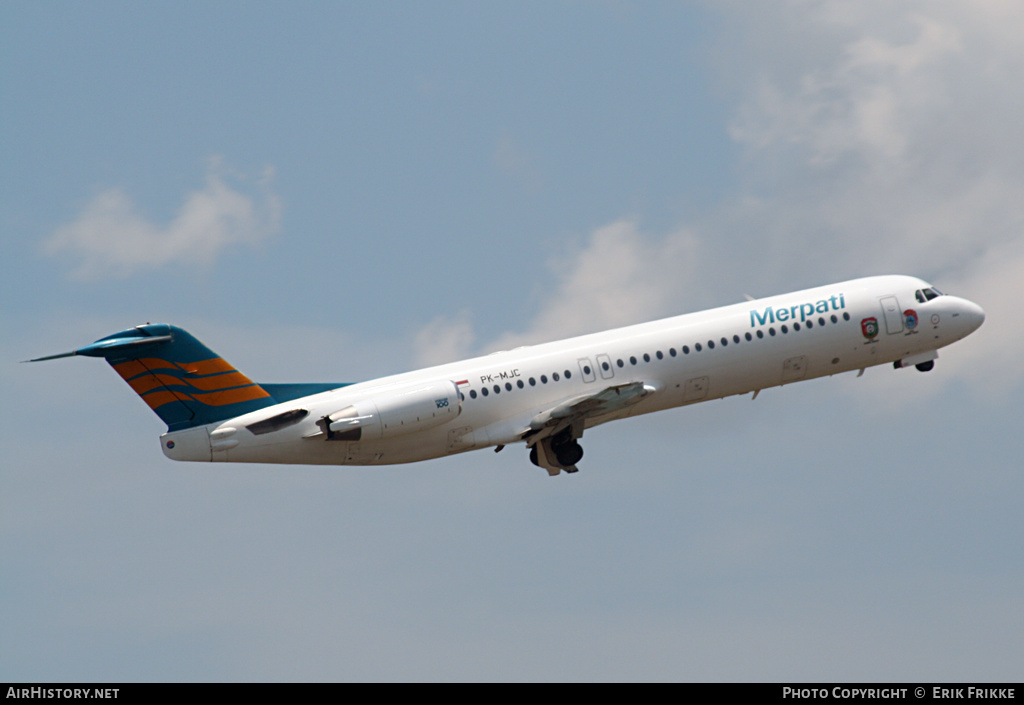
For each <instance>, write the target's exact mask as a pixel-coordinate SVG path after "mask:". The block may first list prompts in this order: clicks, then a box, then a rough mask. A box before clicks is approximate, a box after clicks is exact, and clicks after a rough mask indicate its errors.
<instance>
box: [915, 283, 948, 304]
mask: <svg viewBox="0 0 1024 705" xmlns="http://www.w3.org/2000/svg"><path fill="white" fill-rule="evenodd" d="M940 296H942V292H941V291H939V290H938V289H936V288H935V287H929V288H927V289H918V290H917V291H916V292H914V297H915V298H916V299H917V302H918V303H921V304H923V303H924V302H925V301H931V300H932V299H936V298H938V297H940Z"/></svg>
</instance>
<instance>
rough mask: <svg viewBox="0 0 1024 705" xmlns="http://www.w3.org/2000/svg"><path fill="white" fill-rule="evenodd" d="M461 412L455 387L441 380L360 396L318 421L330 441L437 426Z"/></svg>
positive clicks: (380, 435) (448, 381)
mask: <svg viewBox="0 0 1024 705" xmlns="http://www.w3.org/2000/svg"><path fill="white" fill-rule="evenodd" d="M461 412H462V402H461V400H460V397H459V388H458V386H456V384H455V382H452V381H451V380H443V381H440V382H427V383H423V384H417V385H412V386H410V387H408V388H406V389H402V390H399V391H391V392H386V393H384V394H382V395H381V396H379V397H368V398H366V399H362V400H360V401H357V402H356V403H355V404H353V405H351V406H346V407H345V408H344V409H341V410H340V411H335V412H334V413H333V414H331V415H330V416H325V417H324V418H322V419H320V421H319V422H318V424H319V426H320V428H322V429H324V431H325V432H326V434H327V440H330V441H371V440H377V439H379V438H390V437H391V436H399V435H402V434H405V433H413V432H414V431H423V430H426V429H428V428H433V427H434V426H440V425H441V424H443V423H445V422H446V421H451V420H452V419H454V418H455V417H456V416H458V415H459V414H460V413H461Z"/></svg>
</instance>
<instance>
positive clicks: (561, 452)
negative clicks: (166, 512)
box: [530, 427, 583, 475]
mask: <svg viewBox="0 0 1024 705" xmlns="http://www.w3.org/2000/svg"><path fill="white" fill-rule="evenodd" d="M582 458H583V446H581V445H580V444H579V441H578V440H576V438H575V437H574V436H573V435H572V428H571V427H570V428H565V429H562V430H561V431H559V432H558V433H556V434H555V435H553V436H549V437H547V438H544V439H542V440H540V441H538V442H537V443H535V444H534V445H533V447H531V448H530V462H531V463H533V464H534V465H536V466H537V467H541V468H544V469H545V470H547V471H548V474H549V475H557V474H558V473H559V472H560V471H562V470H565V471H566V472H577V470H578V469H579V468H577V467H576V463H578V462H580V460H582Z"/></svg>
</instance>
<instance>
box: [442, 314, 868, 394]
mask: <svg viewBox="0 0 1024 705" xmlns="http://www.w3.org/2000/svg"><path fill="white" fill-rule="evenodd" d="M828 320H831V322H832V323H839V317H838V316H836V315H835V314H834V313H833V314H832V315H831V316H829V319H828ZM828 320H826V319H825V317H824V316H819V317H818V326H821V327H824V326H825V325H827V324H828ZM843 320H844V321H849V320H850V314H849V313H846V312H845V311H844V312H843ZM804 327H806V328H807V329H808V330H810V329H812V328H814V321H813V320H808V321H804ZM800 329H801V325H800V323H799V322H794V323H793V327H792V330H793V331H794V332H798V331H799V330H800ZM789 331H790V327H789V326H788V325H786V324H785V323H783V324H782V325H781V326H780V327H779V330H778V331H776V330H775V327H774V326H770V327H769V328H768V337H774V336H775V335H777V334H778V333H779V332H781V333H782V335H786V334H788V333H789ZM755 336H756V337H757V338H758V339H762V338H764V336H765V332H764V329H761V328H759V329H757V331H755V332H754V333H751V332H750V331H747V332H746V333H744V334H743V337H742V338H741V337H740V336H739V335H734V336H732V342H733V343H734V344H736V345H739V343H740V342H742V341H743V340H746V341H747V342H750V341H753V340H754V337H755ZM718 342H719V344H721V346H722V347H723V348H724V347H726V346H728V345H729V338H726V337H723V338H721V339H720V340H719V341H718ZM715 345H716V343H715V341H714V340H709V341H708V342H707V348H708V350H714V349H715ZM703 349H704V346H703V345H702V344H701V343H694V344H693V348H692V349H691V348H690V346H689V345H684V346H683V347H682V348H680V350H681V351H682V353H683V355H689V354H690V352H691V351H692V352H701V351H702V350H703ZM668 354H669V357H676V356H677V355H678V352H677V351H676V349H675V348H669V349H668ZM654 357H656V358H657V359H659V360H664V359H665V354H664V353H663V352H662V351H661V350H658V351H657V352H655V353H654ZM642 358H643V361H644V362H650V361H651V356H650V354H649V353H644V354H643V356H642ZM639 363H640V361H639V360H638V359H637V357H636V356H635V355H630V356H629V364H630V365H638V364H639ZM615 364H616V365H617V366H618V367H620V368H622V367H625V366H626V361H625V360H623V359H622V358H619V359H618V360H616V361H615ZM601 369H603V370H604V371H605V372H607V371H608V370H610V369H611V364H610V363H609V362H602V363H601ZM590 373H591V369H590V365H584V367H583V374H585V375H589V374H590ZM563 374H564V375H565V379H571V378H572V372H570V371H569V370H565V371H564V372H563ZM559 379H560V377H559V375H558V373H557V372H553V373H552V374H551V381H552V382H557V381H559ZM540 383H541V384H547V383H548V376H547V375H541V376H540ZM526 384H529V385H530V386H531V387H535V386H537V379H536V378H535V377H530V378H529V380H528V381H527V383H524V382H523V380H521V379H520V380H516V385H515V386H516V387H518V388H519V389H524V388H525V387H526ZM501 389H502V385H500V384H495V385H494V386H493V387H491V390H493V391H494V393H495V394H501ZM512 389H513V387H512V383H511V382H505V391H506V392H511V391H512ZM490 393H491V391H490V390H489V389H488V388H487V387H482V388H481V389H480V394H482V395H483V396H485V397H486V396H488V395H489V394H490ZM461 396H462V395H461V394H460V397H461ZM469 396H470V398H471V399H476V398H477V391H476V390H475V389H471V390H470V391H469ZM464 398H465V397H463V399H464Z"/></svg>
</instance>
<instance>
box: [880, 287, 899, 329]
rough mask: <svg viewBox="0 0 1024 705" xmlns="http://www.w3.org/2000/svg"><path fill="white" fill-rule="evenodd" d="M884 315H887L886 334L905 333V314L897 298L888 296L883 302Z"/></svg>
mask: <svg viewBox="0 0 1024 705" xmlns="http://www.w3.org/2000/svg"><path fill="white" fill-rule="evenodd" d="M880 301H881V304H882V313H883V314H884V315H885V332H886V333H888V334H889V335H895V334H896V333H902V332H903V313H902V312H901V311H900V304H899V302H898V301H897V300H896V297H895V296H886V297H884V298H882V299H881V300H880Z"/></svg>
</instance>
